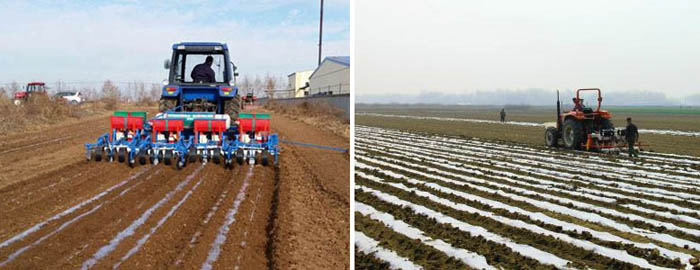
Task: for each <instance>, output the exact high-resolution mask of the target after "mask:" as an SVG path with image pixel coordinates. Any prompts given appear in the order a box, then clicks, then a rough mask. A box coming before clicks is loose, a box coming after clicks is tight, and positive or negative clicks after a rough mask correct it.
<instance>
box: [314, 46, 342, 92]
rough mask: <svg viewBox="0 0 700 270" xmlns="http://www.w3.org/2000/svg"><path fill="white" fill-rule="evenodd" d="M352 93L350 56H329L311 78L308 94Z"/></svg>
mask: <svg viewBox="0 0 700 270" xmlns="http://www.w3.org/2000/svg"><path fill="white" fill-rule="evenodd" d="M347 93H350V56H329V57H326V58H325V59H323V62H321V65H319V66H318V67H317V68H316V70H314V72H313V73H312V74H311V76H310V78H309V89H308V94H309V95H310V96H314V95H331V94H332V95H336V94H347Z"/></svg>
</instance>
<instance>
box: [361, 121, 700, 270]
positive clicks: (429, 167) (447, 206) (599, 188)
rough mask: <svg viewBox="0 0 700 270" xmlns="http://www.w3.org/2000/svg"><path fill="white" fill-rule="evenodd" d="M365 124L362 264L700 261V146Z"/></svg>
mask: <svg viewBox="0 0 700 270" xmlns="http://www.w3.org/2000/svg"><path fill="white" fill-rule="evenodd" d="M355 131H356V132H355V136H356V138H355V153H356V156H355V159H356V163H355V213H354V215H355V228H354V229H355V245H356V254H355V258H356V261H357V262H359V263H358V264H357V266H358V267H357V269H421V268H422V269H669V270H670V269H689V270H690V269H697V268H694V267H693V266H692V265H691V263H690V262H692V261H693V260H697V258H699V257H700V210H699V209H700V203H698V200H699V199H700V190H698V186H700V157H693V156H679V155H673V154H665V153H648V154H647V155H645V156H644V157H643V158H642V159H641V160H630V159H628V158H627V157H625V156H602V155H597V154H590V153H584V152H572V151H563V150H556V149H548V148H546V147H544V146H531V145H528V144H515V143H504V142H501V141H492V140H488V139H483V138H464V137H459V136H449V135H441V134H435V133H431V134H426V133H420V132H405V131H399V130H395V129H389V128H382V127H368V126H357V127H356V128H355Z"/></svg>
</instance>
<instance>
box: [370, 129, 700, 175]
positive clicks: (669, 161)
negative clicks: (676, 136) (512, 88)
mask: <svg viewBox="0 0 700 270" xmlns="http://www.w3.org/2000/svg"><path fill="white" fill-rule="evenodd" d="M356 133H357V134H358V136H360V135H364V134H367V135H371V136H366V137H368V138H371V137H372V136H376V135H388V136H391V137H401V138H420V139H427V140H436V141H441V142H442V141H445V142H450V143H456V144H460V145H461V144H471V145H477V146H485V147H492V148H498V149H501V150H511V151H512V150H517V151H522V152H526V153H535V154H541V155H547V156H551V157H561V156H567V159H572V160H575V161H584V162H587V163H591V161H595V162H598V163H601V165H611V166H614V167H620V166H624V167H629V168H636V169H643V170H649V169H661V168H663V169H666V170H670V171H673V172H676V173H681V174H688V175H690V176H698V175H700V171H697V170H695V169H692V168H689V167H688V166H685V165H687V164H700V158H698V157H694V156H685V155H674V154H664V153H652V152H645V153H644V155H643V156H644V158H643V159H642V161H645V160H646V161H652V162H651V163H649V162H643V163H640V162H639V161H635V162H632V161H631V160H628V159H619V160H617V161H615V162H612V161H607V160H604V159H602V157H601V156H600V155H591V154H589V153H586V155H579V154H578V153H577V152H576V151H571V152H557V151H552V150H548V149H546V148H533V147H529V146H523V145H504V144H499V143H495V142H489V141H483V140H479V139H478V138H471V139H464V138H456V137H448V136H438V135H422V134H414V133H407V132H403V131H397V130H389V129H381V128H375V127H357V128H356ZM659 156H662V157H659ZM648 159H651V160H648ZM655 163H656V164H655ZM659 165H661V166H659ZM679 165H682V166H679Z"/></svg>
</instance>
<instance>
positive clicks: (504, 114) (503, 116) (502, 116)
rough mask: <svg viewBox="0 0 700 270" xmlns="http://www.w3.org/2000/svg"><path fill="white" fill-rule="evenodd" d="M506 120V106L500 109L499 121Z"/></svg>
mask: <svg viewBox="0 0 700 270" xmlns="http://www.w3.org/2000/svg"><path fill="white" fill-rule="evenodd" d="M505 121H506V108H503V109H501V123H503V122H505Z"/></svg>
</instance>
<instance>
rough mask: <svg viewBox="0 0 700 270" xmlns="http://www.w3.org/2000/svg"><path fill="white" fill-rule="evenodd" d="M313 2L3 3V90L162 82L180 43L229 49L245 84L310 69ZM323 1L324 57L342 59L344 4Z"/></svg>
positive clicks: (316, 8) (315, 18) (314, 55)
mask: <svg viewBox="0 0 700 270" xmlns="http://www.w3.org/2000/svg"><path fill="white" fill-rule="evenodd" d="M319 2H320V1H308V0H233V1H223V0H217V1H206V0H188V1H167V0H159V1H138V0H130V1H118V0H115V1H87V0H83V1H48V0H45V1H5V0H0V6H2V8H0V18H2V23H0V83H6V82H9V81H13V80H16V81H18V82H20V83H23V82H27V81H30V80H43V81H47V82H54V81H56V80H58V79H62V80H64V81H69V82H70V81H101V80H105V79H112V80H117V81H123V80H141V81H149V82H160V81H161V80H163V79H165V78H166V77H167V72H166V70H164V69H163V60H164V59H166V58H170V55H171V52H172V51H171V46H172V44H173V43H176V42H180V41H220V42H226V43H228V45H229V49H230V50H231V58H232V60H233V61H234V62H235V63H236V65H237V66H238V67H239V68H240V69H239V71H240V73H241V75H245V74H251V75H255V74H259V75H264V74H266V73H267V72H270V73H271V74H274V75H287V74H288V73H291V72H294V71H297V70H305V69H313V68H315V67H316V61H317V50H318V47H317V43H318V17H319ZM325 2H326V4H325V6H326V8H325V11H326V13H325V14H324V21H325V22H324V40H325V41H324V47H323V48H324V55H325V56H330V55H348V54H349V51H350V42H349V32H350V22H349V20H350V19H349V17H350V15H349V12H350V11H349V9H350V7H349V1H348V0H326V1H325Z"/></svg>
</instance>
